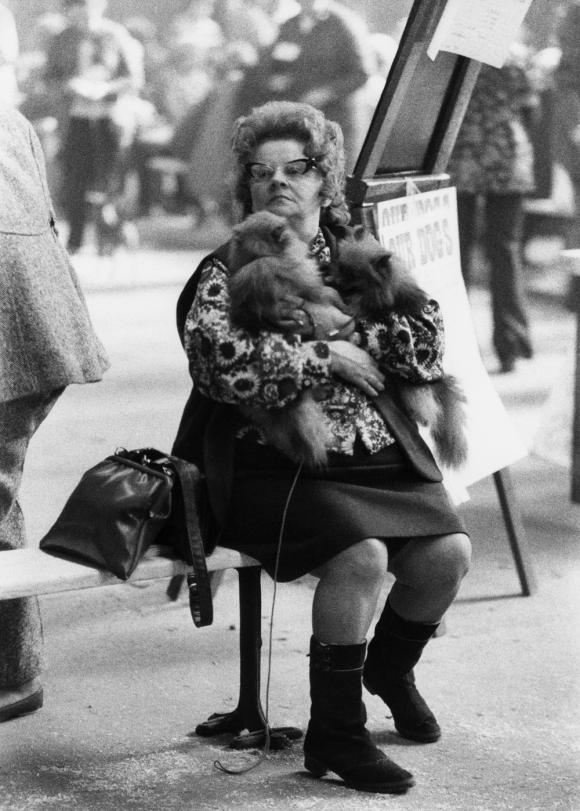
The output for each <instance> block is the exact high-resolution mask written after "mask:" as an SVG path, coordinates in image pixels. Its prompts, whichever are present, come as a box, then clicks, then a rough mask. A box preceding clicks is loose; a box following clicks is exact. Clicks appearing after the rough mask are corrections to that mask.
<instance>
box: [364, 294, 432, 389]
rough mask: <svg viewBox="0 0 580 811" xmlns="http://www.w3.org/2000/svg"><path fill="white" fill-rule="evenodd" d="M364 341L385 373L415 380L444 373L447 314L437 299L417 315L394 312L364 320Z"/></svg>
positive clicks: (426, 379) (423, 379) (427, 378)
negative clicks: (442, 310)
mask: <svg viewBox="0 0 580 811" xmlns="http://www.w3.org/2000/svg"><path fill="white" fill-rule="evenodd" d="M360 345H361V347H362V348H363V349H366V350H367V351H368V352H369V354H370V355H371V356H372V357H373V358H374V359H375V360H376V362H377V364H378V366H379V368H380V369H381V371H383V372H385V373H390V374H397V375H399V376H400V377H404V378H405V379H406V380H409V381H410V382H413V383H425V382H430V381H433V380H438V379H439V378H441V377H442V376H443V365H442V364H443V352H444V349H445V335H444V327H443V318H442V316H441V310H440V308H439V305H438V303H437V302H436V301H434V300H433V299H431V300H430V301H428V302H427V304H425V306H424V307H423V308H422V310H421V312H420V313H419V314H416V315H403V314H400V313H390V314H389V315H387V317H386V318H385V320H384V321H383V322H365V321H363V322H361V344H360Z"/></svg>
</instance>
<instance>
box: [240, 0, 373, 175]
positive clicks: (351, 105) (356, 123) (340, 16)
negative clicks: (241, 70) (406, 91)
mask: <svg viewBox="0 0 580 811" xmlns="http://www.w3.org/2000/svg"><path fill="white" fill-rule="evenodd" d="M291 13H292V16H290V17H289V18H288V19H286V20H285V21H284V22H282V24H281V25H280V28H279V31H278V36H277V38H276V41H275V42H274V43H273V45H272V46H271V48H269V49H267V50H266V51H264V52H263V54H262V56H261V58H260V60H259V63H258V65H257V66H256V68H255V69H254V70H252V71H249V72H248V74H247V77H246V81H245V82H244V86H243V88H242V89H241V92H240V98H239V109H240V110H248V109H250V108H251V107H253V106H256V105H260V104H263V103H265V102H266V101H269V100H276V99H278V100H283V99H287V100H289V101H299V102H303V103H305V104H312V105H314V106H315V107H317V108H319V109H320V110H322V111H323V112H324V114H325V115H326V116H328V117H329V118H331V119H332V120H334V121H337V122H338V123H339V124H340V126H341V128H342V130H343V132H344V141H345V151H346V154H347V155H348V156H349V160H351V161H352V163H354V160H355V159H356V156H357V152H358V150H359V149H360V147H361V145H362V142H363V140H364V137H365V135H366V129H367V127H366V117H365V110H366V98H365V86H366V83H367V80H368V78H369V76H371V74H372V72H373V67H374V66H373V64H372V57H371V54H370V44H369V33H368V30H367V28H366V25H365V23H364V21H363V19H362V18H361V17H359V15H358V14H356V13H355V12H354V11H352V10H350V9H348V8H346V7H345V6H343V5H342V4H340V3H337V2H334V0H302V1H301V2H300V3H295V4H293V11H292V12H291ZM348 168H350V167H348Z"/></svg>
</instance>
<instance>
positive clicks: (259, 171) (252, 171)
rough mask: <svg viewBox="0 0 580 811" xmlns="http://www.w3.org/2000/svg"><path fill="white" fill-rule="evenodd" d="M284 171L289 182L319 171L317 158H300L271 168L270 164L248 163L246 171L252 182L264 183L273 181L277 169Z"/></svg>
mask: <svg viewBox="0 0 580 811" xmlns="http://www.w3.org/2000/svg"><path fill="white" fill-rule="evenodd" d="M277 168H280V169H282V172H283V173H284V176H285V177H286V178H288V179H289V180H292V178H295V177H300V176H301V175H305V174H306V173H307V172H309V171H310V170H311V169H318V163H317V162H316V158H298V159H297V160H293V161H288V162H287V163H283V164H282V165H281V166H279V167H277V166H270V164H269V163H246V166H245V169H246V172H247V173H248V175H249V176H250V178H251V179H252V180H257V181H258V182H260V181H261V182H264V181H266V180H271V179H272V178H273V177H274V175H275V174H276V169H277Z"/></svg>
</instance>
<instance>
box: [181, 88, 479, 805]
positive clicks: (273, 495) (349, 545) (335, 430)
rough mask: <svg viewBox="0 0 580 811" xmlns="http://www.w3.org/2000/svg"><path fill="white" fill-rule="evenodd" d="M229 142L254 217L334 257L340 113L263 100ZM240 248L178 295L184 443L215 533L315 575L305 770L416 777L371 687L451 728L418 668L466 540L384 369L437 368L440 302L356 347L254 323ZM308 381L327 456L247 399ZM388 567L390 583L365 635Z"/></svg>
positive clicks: (372, 784) (377, 783)
mask: <svg viewBox="0 0 580 811" xmlns="http://www.w3.org/2000/svg"><path fill="white" fill-rule="evenodd" d="M233 149H234V154H235V157H236V162H237V183H236V197H237V200H238V201H239V203H240V204H241V206H242V209H243V212H244V216H246V215H248V214H249V213H251V212H258V211H269V212H273V213H275V214H277V215H280V216H282V217H284V218H285V220H286V222H287V223H288V225H289V226H290V227H291V229H292V230H293V232H294V233H295V234H296V235H297V236H298V237H299V238H300V240H302V241H303V242H304V243H305V245H306V246H308V251H309V253H310V255H311V256H312V257H314V258H315V259H316V260H317V262H318V263H319V265H320V267H321V268H324V266H325V265H326V264H328V263H329V262H330V261H331V260H333V259H335V258H336V257H337V256H338V255H339V254H340V250H341V241H342V240H343V239H344V238H345V237H346V236H347V235H348V233H349V228H348V225H347V223H348V221H349V214H348V210H347V207H346V204H345V197H344V154H343V146H342V134H341V131H340V128H339V127H338V125H337V124H335V123H334V122H331V121H328V120H327V119H325V117H324V116H323V114H322V113H321V112H319V111H318V110H316V109H314V108H313V107H311V106H309V105H305V104H299V103H291V102H269V103H267V104H265V105H263V106H262V107H258V108H256V109H254V110H253V111H252V112H251V113H250V114H249V115H248V116H247V117H244V118H241V119H239V120H238V121H237V123H236V126H235V130H234V139H233ZM229 256H230V253H229V248H228V246H227V245H226V246H223V247H222V248H220V249H218V250H217V251H215V252H214V253H213V254H211V255H210V256H208V257H207V258H206V259H205V260H204V261H203V262H202V263H201V264H200V266H199V268H198V269H197V271H196V272H195V273H194V275H193V277H192V278H191V279H190V281H189V282H188V284H187V285H186V287H185V289H184V291H183V293H182V294H181V297H180V301H179V304H178V325H179V329H180V332H181V337H182V340H183V343H184V346H185V350H186V352H187V356H188V360H189V368H190V372H191V376H192V378H193V382H194V388H193V391H192V394H191V397H190V399H189V401H188V403H187V405H186V408H185V412H184V415H183V418H182V422H181V425H180V429H179V432H178V437H177V439H176V443H175V446H174V452H176V453H178V454H180V455H181V456H183V457H185V458H187V459H190V460H192V461H194V462H195V463H196V464H198V465H199V466H200V467H201V468H202V469H203V470H205V472H206V474H207V477H208V484H209V490H210V492H209V497H210V502H211V505H212V510H213V513H214V518H215V520H216V521H217V524H218V525H219V543H220V544H221V545H224V546H227V547H231V548H234V549H238V550H240V551H242V552H244V553H247V554H249V555H251V556H252V557H255V558H257V559H258V560H259V561H260V562H261V563H262V565H263V566H264V568H265V569H266V570H267V571H268V572H269V573H270V574H271V575H272V576H275V577H276V578H277V579H278V580H280V581H289V580H292V579H295V578H298V577H301V576H302V575H304V574H306V573H308V572H309V573H311V574H313V575H314V576H315V577H316V578H318V584H317V587H316V590H315V594H314V600H313V608H312V639H311V644H310V685H311V700H312V706H311V716H310V722H309V725H308V731H307V734H306V737H305V741H304V750H305V766H306V769H307V770H309V771H310V772H311V773H312V774H313V775H315V776H318V777H321V776H322V775H324V774H325V773H326V772H327V771H332V772H334V773H336V774H338V775H339V776H340V777H341V778H342V779H343V780H344V782H345V783H346V785H348V786H349V787H352V788H356V789H359V790H364V791H374V792H383V793H387V792H391V793H395V792H401V791H405V790H406V789H407V788H409V787H410V786H412V785H413V777H412V775H411V774H410V773H409V772H407V771H406V770H404V769H402V768H400V767H399V766H398V765H397V764H396V763H394V762H393V761H392V760H390V759H389V758H388V757H387V756H386V755H385V754H384V752H382V751H381V750H380V749H379V748H378V747H377V746H375V744H374V743H373V741H372V739H371V737H370V734H369V732H368V731H367V729H366V728H365V720H366V712H365V707H364V704H363V701H362V686H363V683H364V686H365V687H366V689H367V690H369V691H370V692H371V693H373V694H377V695H379V696H380V697H381V698H382V700H383V701H384V702H385V704H386V705H387V706H388V707H389V709H390V711H391V713H392V716H393V720H394V723H395V726H396V728H397V730H398V732H399V734H400V735H402V736H404V737H406V738H410V739H412V740H414V741H419V742H430V741H435V740H437V739H438V738H439V737H440V734H441V731H440V728H439V726H438V724H437V721H436V719H435V717H434V715H433V713H432V712H431V711H430V710H429V708H428V706H427V705H426V703H425V701H424V700H423V698H422V697H421V696H420V694H419V693H418V691H417V689H416V687H415V681H414V676H413V668H414V666H415V665H416V664H417V662H418V660H419V658H420V656H421V652H422V650H423V648H424V646H425V644H426V643H427V641H428V640H429V639H430V638H431V637H432V636H433V634H434V632H435V630H436V628H437V625H438V623H439V622H440V620H441V618H442V617H443V614H444V613H445V611H446V610H447V608H448V607H449V605H450V604H451V602H452V601H453V599H454V597H455V595H456V594H457V591H458V589H459V585H460V583H461V580H462V578H463V577H464V575H465V574H466V572H467V569H468V566H469V560H470V545H469V540H468V538H467V536H466V534H465V530H464V528H463V525H462V522H461V520H460V519H459V517H458V516H457V514H456V511H455V509H454V507H453V505H452V504H451V503H450V501H449V498H448V496H447V494H446V491H445V489H444V487H443V485H442V483H441V474H440V471H439V469H438V467H437V465H436V463H435V461H434V459H433V457H432V456H431V454H430V452H429V449H428V448H427V446H426V445H425V443H424V442H423V441H422V440H421V438H420V436H419V433H418V431H417V428H416V426H415V425H414V424H413V423H412V422H411V421H410V420H409V419H408V418H406V417H405V415H404V414H403V413H402V412H401V411H400V410H399V409H397V407H396V406H395V404H394V403H393V401H392V400H391V398H390V397H389V395H388V391H386V390H385V373H389V374H398V375H401V376H403V377H404V378H405V379H406V380H407V381H413V382H416V383H425V382H426V381H432V380H436V379H438V378H440V377H441V375H442V367H441V361H442V351H443V325H442V321H441V315H440V312H439V308H438V305H437V303H436V302H435V301H429V303H428V304H427V305H426V306H425V307H424V308H423V310H422V311H421V312H420V314H419V316H417V315H414V316H411V315H406V314H405V313H401V312H397V313H394V312H389V313H385V316H384V319H383V320H382V321H381V323H376V322H362V323H361V324H360V325H359V332H360V341H359V345H358V346H357V345H354V344H353V343H351V342H348V341H345V340H334V341H332V340H328V339H322V340H321V339H320V335H319V333H318V332H317V336H316V339H315V338H314V337H312V338H311V339H309V338H308V337H305V336H304V335H303V334H302V335H298V334H296V333H293V332H288V331H277V330H275V329H273V330H272V331H268V330H261V331H260V332H259V333H257V334H255V333H250V332H247V331H244V330H243V329H240V328H238V327H236V326H235V325H234V324H233V323H232V319H231V311H230V307H231V299H230V294H229V289H228V258H229ZM287 304H288V306H287V311H286V312H284V311H283V310H281V311H280V313H279V316H280V323H279V325H278V326H280V327H287V326H288V324H289V323H292V320H293V319H296V321H297V322H298V321H300V313H299V312H296V307H297V306H298V309H299V304H297V302H295V301H292V300H289V301H288V302H287ZM363 347H364V348H363ZM314 386H318V387H322V388H323V389H324V391H325V392H326V399H324V400H323V401H322V403H321V406H322V409H323V412H324V419H325V420H326V421H327V427H329V428H330V431H329V434H330V436H331V441H330V446H329V448H328V451H329V454H328V456H329V463H328V466H327V467H325V468H324V469H323V470H322V471H317V470H314V469H307V468H301V469H299V470H298V466H297V465H296V464H295V463H294V462H292V461H291V460H290V459H288V458H286V457H285V456H284V455H283V454H282V453H280V452H279V451H278V450H277V449H275V448H273V447H271V446H269V445H268V444H266V443H265V441H264V437H263V436H261V435H260V432H259V430H257V429H256V427H255V426H254V425H252V424H251V423H250V421H249V420H247V419H244V418H243V417H241V416H240V410H239V406H242V405H243V404H248V403H251V404H253V405H256V404H260V405H262V406H264V407H266V408H269V409H278V408H280V407H282V406H285V405H286V404H288V403H290V402H292V401H293V400H295V399H296V398H297V397H299V396H300V394H301V392H303V391H304V390H306V389H309V388H312V387H314ZM379 400H380V401H381V407H380V408H379V407H378V406H377V404H378V402H379ZM385 415H387V417H386V416H385ZM286 507H287V512H286V516H285V524H284V529H283V534H282V537H281V539H280V543H281V545H280V549H279V550H278V546H279V535H280V534H281V532H280V527H281V524H282V517H283V514H284V513H285V508H286ZM278 551H279V554H278ZM387 570H388V571H390V572H391V573H392V574H393V575H394V577H395V582H394V585H393V587H392V589H391V591H390V593H389V596H388V600H387V603H386V605H385V607H384V609H383V612H382V614H381V616H380V618H379V620H378V622H377V624H376V627H375V629H374V635H373V638H372V640H371V642H370V643H369V646H368V652H367V645H366V637H367V634H368V632H369V628H370V625H371V623H372V621H373V619H374V617H375V612H376V610H377V603H378V600H379V596H380V594H381V589H382V586H383V585H384V582H385V576H386V572H387Z"/></svg>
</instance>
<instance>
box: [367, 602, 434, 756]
mask: <svg viewBox="0 0 580 811" xmlns="http://www.w3.org/2000/svg"><path fill="white" fill-rule="evenodd" d="M437 627H438V626H437V625H428V624H425V623H421V622H410V621H409V620H405V619H403V618H402V617H400V616H399V615H398V614H397V613H396V612H395V611H393V609H392V607H391V605H390V603H389V601H388V600H387V604H386V606H385V609H384V611H383V613H382V614H381V617H380V619H379V621H378V622H377V625H376V627H375V634H374V637H373V638H372V640H371V641H370V643H369V649H368V655H367V659H366V662H365V666H364V676H363V683H364V686H365V687H366V688H367V690H368V691H369V692H370V693H373V694H376V695H378V696H380V697H381V698H382V699H383V701H384V702H385V704H386V705H387V706H388V707H389V709H390V711H391V713H392V715H393V721H394V724H395V728H396V730H397V732H398V733H399V734H400V735H402V736H403V737H404V738H410V739H411V740H414V741H420V742H421V743H432V742H433V741H436V740H438V739H439V738H440V737H441V728H440V727H439V724H438V723H437V720H436V718H435V716H434V715H433V713H432V712H431V710H430V709H429V707H428V706H427V703H426V702H425V700H424V698H423V697H422V696H421V694H420V693H419V691H418V690H417V688H416V687H415V675H414V673H413V668H414V666H415V665H416V664H417V662H418V661H419V659H420V657H421V654H422V652H423V648H424V647H425V645H426V644H427V642H428V641H429V639H431V637H432V636H433V634H434V633H435V631H436V630H437Z"/></svg>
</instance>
